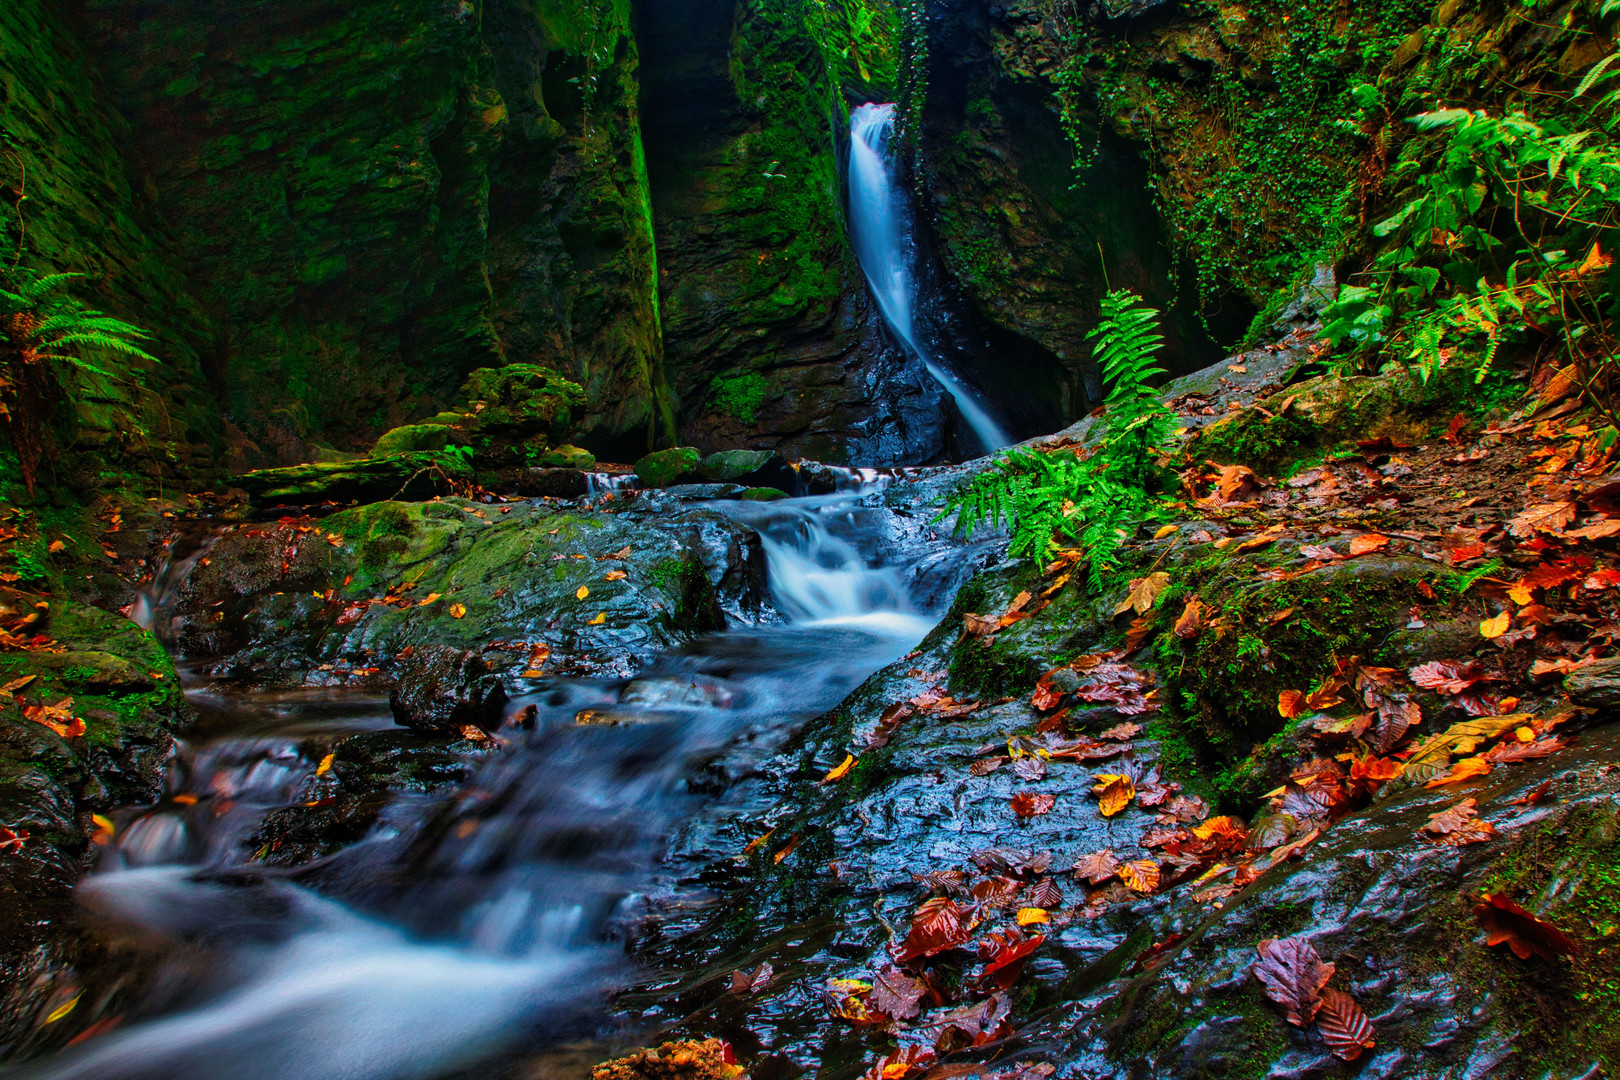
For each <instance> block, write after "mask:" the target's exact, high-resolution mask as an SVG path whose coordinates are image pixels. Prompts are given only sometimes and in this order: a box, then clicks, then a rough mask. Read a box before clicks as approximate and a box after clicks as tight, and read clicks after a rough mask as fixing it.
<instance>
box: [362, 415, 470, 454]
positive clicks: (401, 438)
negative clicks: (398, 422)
mask: <svg viewBox="0 0 1620 1080" xmlns="http://www.w3.org/2000/svg"><path fill="white" fill-rule="evenodd" d="M450 435H451V431H450V428H448V427H446V426H445V425H443V424H432V423H423V424H406V425H405V426H404V427H397V428H393V429H392V430H390V431H387V432H385V433H384V434H383V436H382V438H380V439H378V440H377V442H376V444H375V445H374V446H372V448H371V456H372V457H374V458H380V457H390V456H392V455H394V454H409V453H412V452H413V451H418V450H429V451H432V450H443V449H444V448H445V447H446V446H449V445H450Z"/></svg>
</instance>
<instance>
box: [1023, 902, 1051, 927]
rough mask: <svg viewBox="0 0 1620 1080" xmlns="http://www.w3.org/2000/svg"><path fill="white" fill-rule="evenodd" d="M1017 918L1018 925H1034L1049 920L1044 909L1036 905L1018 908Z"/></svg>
mask: <svg viewBox="0 0 1620 1080" xmlns="http://www.w3.org/2000/svg"><path fill="white" fill-rule="evenodd" d="M1017 919H1018V925H1019V926H1035V925H1038V924H1041V923H1047V922H1050V921H1051V918H1050V917H1049V916H1048V915H1047V913H1046V909H1045V908H1038V907H1026V908H1019V909H1018V915H1017Z"/></svg>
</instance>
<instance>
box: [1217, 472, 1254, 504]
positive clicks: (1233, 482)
mask: <svg viewBox="0 0 1620 1080" xmlns="http://www.w3.org/2000/svg"><path fill="white" fill-rule="evenodd" d="M1215 467H1216V468H1217V469H1219V470H1220V478H1219V479H1218V480H1217V481H1216V482H1215V497H1216V499H1217V500H1219V501H1220V502H1223V503H1229V502H1247V501H1248V500H1250V499H1253V498H1254V497H1255V496H1257V495H1259V494H1260V489H1261V488H1262V487H1263V486H1264V484H1263V482H1262V481H1261V479H1260V477H1258V476H1257V475H1255V471H1254V470H1253V469H1251V468H1249V467H1248V466H1247V465H1216V466H1215Z"/></svg>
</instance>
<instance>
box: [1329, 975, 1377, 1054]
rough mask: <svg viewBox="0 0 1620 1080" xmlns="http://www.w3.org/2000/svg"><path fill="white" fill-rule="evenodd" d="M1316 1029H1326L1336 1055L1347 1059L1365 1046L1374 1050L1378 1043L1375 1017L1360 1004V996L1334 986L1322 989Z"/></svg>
mask: <svg viewBox="0 0 1620 1080" xmlns="http://www.w3.org/2000/svg"><path fill="white" fill-rule="evenodd" d="M1316 1029H1317V1030H1318V1031H1320V1032H1321V1033H1322V1038H1323V1040H1325V1041H1326V1042H1327V1044H1328V1049H1330V1050H1332V1051H1333V1056H1334V1057H1337V1058H1339V1059H1340V1060H1343V1061H1354V1060H1356V1058H1358V1057H1360V1056H1361V1052H1362V1051H1363V1050H1371V1049H1372V1048H1373V1047H1374V1046H1376V1045H1377V1040H1376V1039H1374V1038H1373V1026H1372V1021H1371V1020H1369V1019H1367V1014H1366V1013H1365V1012H1363V1011H1362V1008H1361V1006H1360V1005H1357V1004H1356V999H1355V998H1353V997H1351V996H1350V995H1349V994H1347V993H1345V992H1344V991H1343V990H1336V989H1334V988H1333V987H1331V986H1329V987H1325V988H1324V989H1323V990H1322V1005H1321V1008H1320V1009H1318V1010H1317V1013H1316Z"/></svg>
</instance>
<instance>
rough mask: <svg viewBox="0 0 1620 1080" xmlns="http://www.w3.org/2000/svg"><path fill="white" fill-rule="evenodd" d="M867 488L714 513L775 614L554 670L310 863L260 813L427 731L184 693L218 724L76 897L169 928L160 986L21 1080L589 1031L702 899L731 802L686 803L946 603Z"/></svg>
mask: <svg viewBox="0 0 1620 1080" xmlns="http://www.w3.org/2000/svg"><path fill="white" fill-rule="evenodd" d="M871 503H872V500H870V499H866V498H863V496H862V494H861V493H860V492H859V491H845V492H840V493H835V494H830V495H821V496H811V497H805V498H798V499H788V500H782V501H779V502H776V503H770V504H760V503H735V504H718V505H719V507H720V508H721V509H724V510H725V511H726V512H728V513H731V514H733V515H734V516H735V517H737V518H738V519H740V520H743V521H745V522H746V523H748V524H750V525H751V526H753V527H754V528H755V529H756V530H757V531H758V532H759V533H760V535H761V537H762V538H763V542H764V548H765V552H766V555H767V559H768V567H769V572H770V577H771V588H772V594H773V597H774V601H775V607H776V609H777V611H778V612H780V614H781V615H782V616H783V620H782V621H780V622H775V623H771V624H766V625H760V626H755V627H743V628H738V629H734V630H731V631H727V632H725V633H720V634H715V635H710V636H709V637H706V638H702V639H699V640H697V641H694V642H692V643H691V644H690V645H688V646H687V647H685V648H682V649H679V650H676V651H673V652H671V653H668V654H666V655H664V656H663V657H662V658H661V659H659V660H658V661H657V662H655V663H654V664H653V665H652V666H651V667H650V668H649V669H648V670H646V671H643V672H642V673H641V674H639V675H638V676H637V677H635V678H634V679H631V680H629V681H628V682H624V681H620V682H610V681H606V680H588V679H563V678H558V679H554V680H551V682H550V683H549V684H548V685H546V686H545V687H544V689H543V690H542V691H541V692H539V693H536V694H534V695H532V696H530V697H526V698H521V699H519V700H517V701H516V702H514V709H513V711H512V713H511V714H509V715H512V716H516V715H518V714H520V713H524V712H528V715H529V717H530V718H531V723H532V726H523V727H515V726H508V727H507V728H505V729H503V731H502V732H501V733H500V739H501V741H502V742H503V743H504V744H505V745H504V748H503V749H502V751H501V752H500V753H498V754H493V755H489V756H487V757H485V759H484V760H483V761H482V762H481V763H478V764H476V765H475V766H472V768H473V771H472V772H471V775H470V778H469V779H468V781H467V782H466V783H465V784H463V785H461V786H460V787H459V788H458V789H457V790H456V792H455V793H454V795H452V796H449V797H443V796H427V795H415V796H413V795H410V794H399V795H395V796H394V797H393V799H392V801H390V802H389V804H388V806H387V808H386V809H385V811H384V812H383V815H382V817H381V819H380V821H379V823H378V825H377V826H376V827H374V828H373V829H372V830H371V832H370V834H369V835H367V836H366V837H365V838H364V839H362V840H360V841H359V842H357V843H353V844H350V845H349V846H347V847H344V848H341V849H339V850H338V851H336V852H335V853H334V854H332V855H329V856H328V857H326V858H324V859H321V860H317V861H316V862H315V863H314V864H311V865H308V866H304V867H303V868H301V869H298V870H291V871H289V870H277V869H275V868H274V867H268V866H265V865H264V864H263V863H262V862H259V861H256V860H254V859H253V858H252V857H251V856H252V855H253V848H254V846H255V844H256V843H257V842H256V841H255V842H250V839H249V838H250V837H252V836H253V834H254V830H255V828H256V827H257V825H258V823H259V822H261V821H262V820H263V819H264V817H265V815H266V814H268V813H273V812H274V811H275V810H277V809H279V808H282V807H289V806H298V805H299V804H303V805H306V806H308V805H318V803H319V798H320V795H321V791H322V788H321V783H322V779H321V775H322V772H323V771H324V770H323V768H322V766H321V765H319V764H318V763H319V762H320V760H321V759H322V757H323V755H324V753H325V752H326V750H327V749H328V748H329V747H330V746H332V745H334V744H335V743H336V742H337V741H338V740H339V739H341V738H344V737H360V738H373V737H375V738H393V737H398V738H410V736H407V735H404V734H398V735H394V734H391V733H395V732H398V729H397V728H394V727H393V726H392V723H391V718H389V717H388V715H387V713H386V711H385V708H386V707H385V706H382V705H381V703H379V702H378V701H377V700H376V699H363V698H355V697H348V698H344V697H325V698H322V697H319V696H314V697H312V696H311V692H309V691H301V692H297V693H294V694H279V695H272V694H261V695H257V696H255V697H252V698H249V699H247V700H245V701H244V700H242V699H240V698H236V699H233V698H231V697H229V696H227V695H218V694H216V693H215V692H213V691H203V692H201V693H200V694H199V693H197V692H194V695H193V697H194V700H196V702H197V704H198V705H199V708H200V709H201V710H202V711H203V713H204V717H205V719H204V723H203V725H202V726H201V728H200V734H199V735H198V736H196V737H194V738H193V739H192V742H191V745H189V746H187V747H185V748H184V752H183V754H182V755H181V759H180V761H179V762H178V763H177V764H176V766H175V767H174V768H173V769H172V770H171V775H170V779H169V784H168V790H167V792H166V794H165V797H164V798H163V800H162V801H161V802H160V803H159V804H158V805H156V806H152V807H136V808H131V809H129V810H126V811H124V812H122V813H121V814H119V815H116V825H117V831H116V839H115V841H114V844H113V845H112V847H111V848H110V849H109V850H107V851H106V852H105V854H104V856H103V860H102V864H101V866H100V867H99V869H98V871H97V872H96V873H95V874H94V875H93V876H92V877H90V878H89V879H88V880H87V881H86V882H85V884H84V885H83V886H82V888H81V895H82V897H83V899H84V903H85V906H86V907H87V909H88V910H89V911H90V912H91V913H92V915H93V916H99V917H100V918H102V919H105V920H107V921H109V922H111V923H114V924H116V925H119V926H124V927H133V928H137V929H139V930H140V931H143V932H144V933H145V934H147V935H152V936H155V937H156V938H157V939H159V940H160V941H163V942H166V943H170V944H168V945H166V946H165V948H166V950H167V953H166V954H165V955H164V956H163V958H162V959H161V960H160V961H159V962H158V969H157V972H156V974H155V975H154V976H153V977H151V978H150V979H149V980H148V983H149V985H150V986H151V987H154V988H155V989H149V990H147V991H145V992H143V995H142V999H141V1001H140V1003H139V1005H138V1006H137V1007H136V1008H135V1009H134V1010H133V1012H132V1013H131V1014H130V1015H129V1016H128V1018H127V1019H126V1022H125V1023H124V1024H123V1026H122V1027H120V1028H119V1029H118V1030H115V1031H112V1032H110V1033H107V1034H102V1035H100V1036H99V1037H97V1038H95V1039H93V1040H91V1041H90V1042H88V1043H87V1044H85V1045H84V1046H82V1047H77V1048H72V1049H70V1050H68V1051H66V1052H65V1053H63V1054H61V1055H59V1056H58V1057H56V1058H54V1059H51V1060H48V1061H45V1062H41V1063H38V1064H37V1065H35V1066H32V1067H30V1068H29V1069H28V1070H27V1075H31V1076H34V1075H37V1076H41V1077H50V1078H53V1080H66V1078H83V1080H91V1078H97V1080H157V1078H160V1077H161V1078H163V1080H203V1078H209V1080H216V1078H219V1077H225V1076H228V1077H231V1078H233V1080H385V1078H386V1080H399V1078H420V1077H428V1076H439V1075H443V1074H444V1073H445V1072H446V1071H448V1070H453V1069H455V1068H458V1067H461V1066H462V1065H464V1064H466V1063H468V1062H469V1061H471V1060H472V1059H473V1058H476V1057H479V1056H484V1055H488V1054H490V1053H491V1052H494V1051H496V1050H499V1049H500V1048H502V1047H503V1046H507V1045H510V1044H512V1043H513V1042H518V1043H520V1044H522V1045H535V1046H538V1045H542V1044H544V1043H545V1042H546V1041H547V1040H554V1039H556V1038H557V1037H558V1036H559V1034H560V1033H562V1032H564V1031H574V1032H579V1031H581V1030H582V1028H581V1027H580V1024H581V1022H583V1024H584V1028H583V1030H585V1031H589V1030H594V1028H593V1027H592V1025H594V1024H599V1023H600V1022H601V1012H602V1006H601V1002H602V997H603V992H604V991H605V990H606V989H607V988H609V987H610V986H612V985H615V984H622V983H623V982H624V980H625V977H626V970H625V969H626V966H627V965H626V961H625V959H624V955H623V954H624V950H623V947H622V940H623V939H624V938H625V937H626V936H628V935H629V934H631V933H632V931H633V928H634V927H635V926H637V925H638V924H639V923H640V922H641V921H642V920H644V919H645V918H646V917H647V915H648V912H649V910H650V909H651V908H653V907H656V906H657V905H658V904H659V903H662V904H663V905H664V906H663V908H662V909H660V910H695V909H696V908H697V907H698V906H700V904H701V901H700V900H699V899H697V898H694V897H691V896H688V895H687V894H686V892H683V889H685V890H687V891H688V892H689V891H690V889H691V888H693V887H692V886H689V885H684V884H683V883H682V881H683V879H681V878H680V875H679V874H678V873H675V872H672V871H670V870H668V869H660V864H659V860H660V853H661V852H662V851H663V850H664V849H665V845H666V843H667V839H668V837H669V836H670V835H671V834H672V832H673V831H674V830H676V829H678V828H683V827H690V824H689V823H691V822H693V821H695V820H698V819H699V818H700V817H701V816H702V815H703V814H705V813H712V814H717V815H718V814H721V813H725V812H727V811H726V810H725V806H726V805H727V804H726V802H725V796H720V797H719V801H718V802H717V801H716V798H715V796H713V795H706V794H704V793H702V792H701V791H698V790H694V786H693V784H692V777H693V776H694V774H695V773H696V772H697V771H698V767H699V763H702V762H708V761H712V760H714V759H716V758H717V757H724V758H725V760H726V761H727V762H728V765H727V768H728V769H729V770H730V771H732V772H733V773H746V772H747V770H748V769H749V768H751V767H752V763H755V762H759V761H762V760H764V759H765V758H767V757H768V756H769V755H770V754H771V753H773V752H774V751H775V749H776V748H778V747H779V746H780V745H781V743H782V741H783V740H784V739H785V738H786V737H787V736H788V735H789V734H790V733H791V732H792V731H793V730H794V728H795V727H796V726H797V725H798V724H799V723H801V722H803V721H804V720H807V719H809V718H810V717H813V716H816V715H819V714H821V713H823V712H825V711H826V710H827V709H828V708H830V707H831V706H832V705H834V704H835V703H836V702H837V701H839V700H841V699H842V698H843V697H844V695H845V694H847V693H848V692H849V691H850V690H852V689H853V688H854V687H855V686H856V685H857V684H858V683H859V682H860V681H861V680H862V679H864V678H865V676H866V675H867V674H869V673H870V672H872V671H874V670H876V669H877V668H879V667H881V666H882V665H884V664H886V663H889V662H891V661H893V660H895V659H897V658H898V657H900V656H901V655H903V654H904V653H905V652H906V651H907V650H908V649H910V648H912V647H913V646H914V645H915V644H916V643H917V642H918V641H919V640H920V639H921V638H922V637H923V636H924V635H925V634H926V633H927V631H928V630H929V629H930V627H931V626H932V624H933V619H932V618H930V617H929V616H928V614H927V611H926V609H928V608H932V607H937V604H938V603H939V602H940V601H941V600H943V599H945V598H947V597H948V595H949V592H950V591H951V587H950V584H947V583H944V582H943V580H942V578H943V576H946V575H948V574H949V571H942V569H941V565H942V562H943V560H942V555H943V554H944V553H943V551H942V550H941V549H940V548H939V546H937V545H935V546H932V547H913V548H911V549H909V550H903V549H901V548H900V547H898V546H897V545H895V544H893V543H886V542H885V537H889V538H891V539H892V537H894V536H896V535H898V533H899V532H900V531H903V530H905V529H910V528H912V527H911V526H910V525H907V524H905V523H906V522H907V521H909V520H910V519H908V518H906V517H904V516H903V515H896V514H895V513H894V512H893V511H891V510H889V509H887V508H885V507H882V506H874V505H871ZM909 535H913V536H926V531H924V532H917V531H916V530H913V531H912V532H911V533H910V534H909ZM953 582H954V579H953ZM173 587H174V582H173V581H172V579H170V580H169V584H168V585H167V588H169V589H171V590H172V589H173ZM161 592H162V589H156V588H155V589H154V593H161ZM917 597H920V598H921V599H914V598H917ZM157 599H161V597H157ZM151 608H152V612H151V616H152V617H155V618H156V620H157V621H158V622H161V621H162V612H163V611H164V608H165V605H164V604H163V603H161V602H156V603H153V604H152V605H151ZM531 707H532V711H530V710H531ZM729 812H733V813H734V812H735V811H734V810H733V811H729ZM616 939H617V940H618V941H619V942H621V943H620V944H618V945H615V940H616ZM170 954H172V955H170ZM571 1025H572V1026H571Z"/></svg>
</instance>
